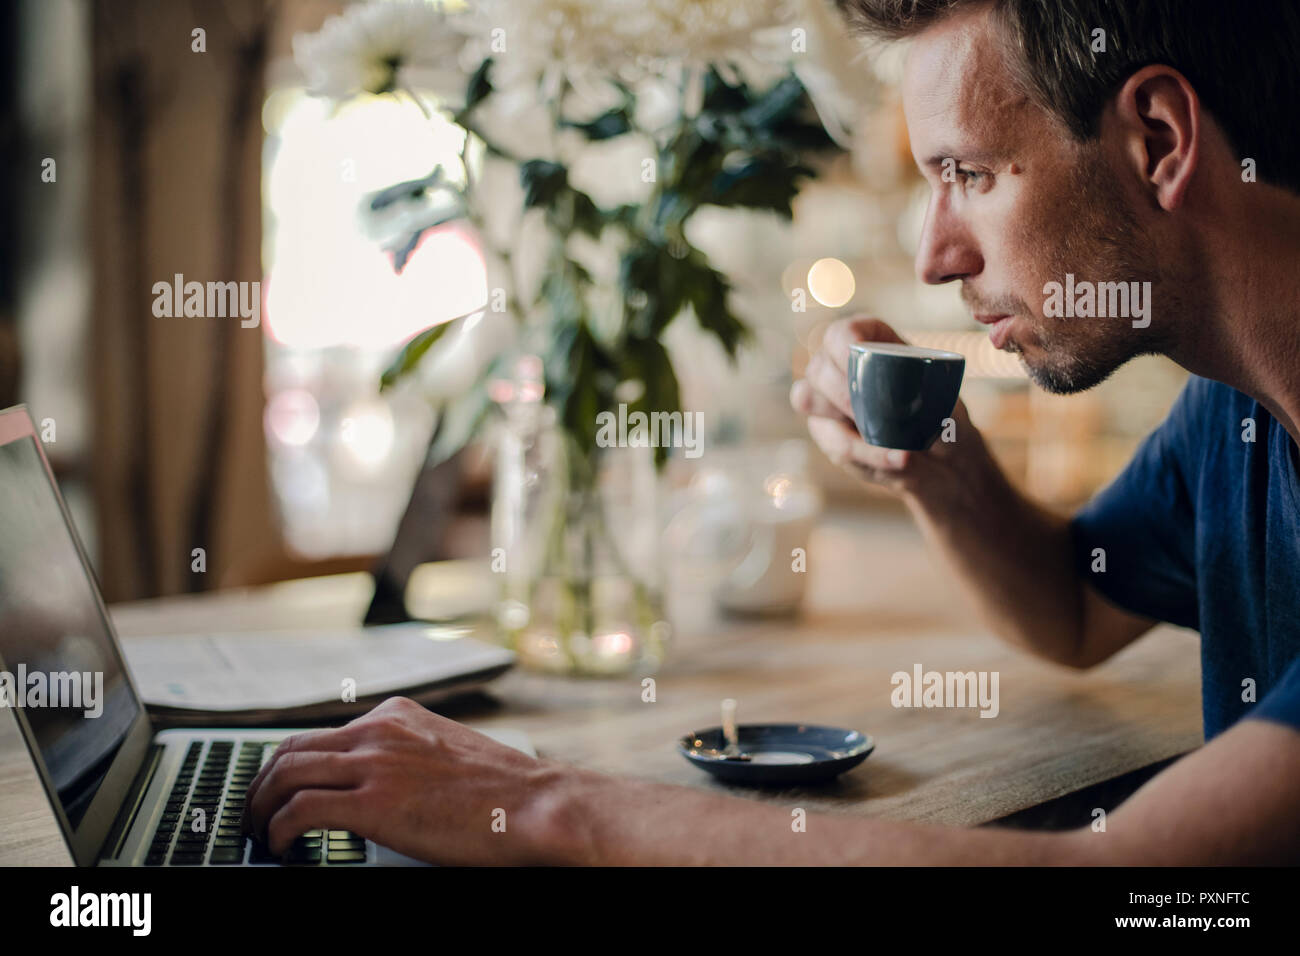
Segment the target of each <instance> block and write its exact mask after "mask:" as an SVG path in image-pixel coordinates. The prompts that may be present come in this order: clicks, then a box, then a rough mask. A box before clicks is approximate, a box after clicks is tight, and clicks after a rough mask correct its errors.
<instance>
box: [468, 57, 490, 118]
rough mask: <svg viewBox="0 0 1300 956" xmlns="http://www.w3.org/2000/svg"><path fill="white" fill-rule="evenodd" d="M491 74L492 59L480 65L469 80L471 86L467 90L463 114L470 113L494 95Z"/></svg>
mask: <svg viewBox="0 0 1300 956" xmlns="http://www.w3.org/2000/svg"><path fill="white" fill-rule="evenodd" d="M491 72H492V58H491V57H488V58H487V59H485V60H484V61H483V62H482V63H480V64H479V65H478V69H477V70H475V71H474V73H473V74H472V75H471V76H470V78H469V86H468V87H466V89H465V109H464V110H463V111H462V112H463V113H468V112H469V111H470V110H472V109H473V108H474V107H476V106H478V105H479V103H481V102H483V100H485V99H487V98H488V96H489V95H490V94H491V93H492V80H491V75H490V74H491Z"/></svg>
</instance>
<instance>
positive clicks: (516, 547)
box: [492, 402, 671, 677]
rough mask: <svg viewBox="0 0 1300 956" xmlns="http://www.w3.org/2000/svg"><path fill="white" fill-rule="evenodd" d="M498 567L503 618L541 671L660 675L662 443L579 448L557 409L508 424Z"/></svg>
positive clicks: (501, 432) (509, 415)
mask: <svg viewBox="0 0 1300 956" xmlns="http://www.w3.org/2000/svg"><path fill="white" fill-rule="evenodd" d="M495 467H496V470H495V474H494V478H493V498H492V567H493V570H494V571H496V572H497V573H498V574H499V575H500V578H501V591H500V600H499V602H498V606H497V624H498V630H499V633H500V635H501V639H502V641H503V643H504V644H505V645H506V646H508V647H509V648H511V649H512V650H514V651H515V652H516V653H517V654H518V655H519V661H520V664H521V665H522V666H523V667H526V668H528V669H530V670H535V671H543V672H547V673H555V674H571V675H581V676H609V677H615V676H626V675H645V674H649V673H653V672H654V671H655V670H656V669H657V668H658V666H659V665H660V664H661V663H662V661H663V659H664V655H665V653H666V651H667V646H668V640H669V635H670V632H671V629H670V627H669V624H668V622H667V621H666V620H665V615H664V604H663V594H662V569H661V564H660V541H659V527H658V515H657V509H656V485H657V481H656V473H655V465H654V457H653V449H651V448H640V447H613V448H596V449H591V450H588V451H584V449H582V448H580V447H579V446H578V445H577V443H576V441H575V439H574V438H573V436H572V435H571V434H570V433H569V432H568V431H566V430H565V429H564V428H561V427H559V426H558V425H557V424H556V415H555V409H554V408H552V407H551V406H549V405H545V404H542V403H540V402H536V403H512V406H511V407H509V408H507V409H506V416H505V420H504V421H503V422H501V423H499V425H498V435H497V441H496V466H495Z"/></svg>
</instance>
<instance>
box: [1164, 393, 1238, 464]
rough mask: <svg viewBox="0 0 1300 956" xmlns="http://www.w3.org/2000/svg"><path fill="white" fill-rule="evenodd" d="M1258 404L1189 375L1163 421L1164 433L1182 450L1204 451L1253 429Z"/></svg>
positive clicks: (1235, 438)
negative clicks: (1185, 448)
mask: <svg viewBox="0 0 1300 956" xmlns="http://www.w3.org/2000/svg"><path fill="white" fill-rule="evenodd" d="M1258 417H1259V403H1258V402H1256V401H1255V400H1254V399H1253V398H1251V397H1250V396H1249V395H1246V394H1244V393H1242V392H1239V391H1237V390H1236V389H1235V388H1233V387H1232V386H1231V385H1225V384H1224V383H1223V382H1216V381H1215V380H1214V379H1210V378H1202V377H1201V376H1199V375H1192V376H1190V377H1189V378H1188V379H1187V384H1186V385H1185V386H1183V390H1182V392H1181V393H1180V394H1179V396H1178V398H1177V400H1176V401H1175V402H1174V406H1173V408H1171V409H1170V411H1169V416H1168V418H1166V419H1165V422H1164V426H1163V428H1162V430H1164V431H1165V432H1166V433H1167V434H1168V435H1169V436H1170V437H1172V438H1175V439H1176V440H1177V442H1178V443H1179V444H1181V445H1183V446H1184V447H1188V448H1192V449H1197V450H1205V449H1207V448H1210V447H1213V446H1215V445H1220V446H1222V445H1227V444H1229V443H1232V442H1238V441H1240V440H1241V433H1242V429H1244V428H1254V427H1255V426H1256V424H1259V423H1257V422H1256V419H1257V418H1258Z"/></svg>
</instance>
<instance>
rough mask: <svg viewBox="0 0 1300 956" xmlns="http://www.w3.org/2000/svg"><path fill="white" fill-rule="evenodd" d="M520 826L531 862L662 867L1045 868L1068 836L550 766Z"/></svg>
mask: <svg viewBox="0 0 1300 956" xmlns="http://www.w3.org/2000/svg"><path fill="white" fill-rule="evenodd" d="M543 790H544V791H545V792H544V793H541V794H538V795H537V796H538V798H539V799H538V801H537V803H536V804H535V808H534V811H533V813H532V814H531V819H530V821H529V824H528V825H530V826H533V827H535V828H536V829H537V831H538V833H539V834H540V839H539V844H538V846H539V849H538V862H545V863H552V864H557V863H558V864H573V865H594V866H672V865H701V864H713V865H740V866H745V865H754V866H768V865H772V866H802V865H831V866H835V865H839V866H847V865H861V864H880V865H903V864H908V865H917V864H940V865H945V864H946V865H978V866H990V865H1000V864H1008V865H1026V866H1031V865H1052V864H1066V863H1071V862H1077V861H1078V859H1080V852H1079V849H1080V848H1079V838H1078V836H1077V834H1060V833H1055V834H1054V833H1028V832H1021V831H1016V830H1002V829H982V830H967V829H960V828H957V827H939V826H928V825H920V824H911V823H897V822H892V821H887V820H869V819H863V818H860V817H851V816H842V815H832V814H811V813H810V814H806V815H803V814H796V813H794V812H793V811H792V810H791V809H786V808H783V807H777V806H773V805H771V804H766V803H760V802H758V801H755V800H746V799H741V798H737V797H728V796H723V795H720V794H714V793H708V792H706V791H701V790H696V789H693V788H689V787H676V786H668V785H665V784H657V783H647V782H644V781H638V780H633V779H629V778H622V777H609V776H605V775H603V774H597V773H591V772H587V771H579V770H573V769H572V768H562V769H561V768H557V769H556V772H555V774H553V775H552V777H551V780H550V781H549V782H548V783H547V784H546V785H545V786H544V787H543Z"/></svg>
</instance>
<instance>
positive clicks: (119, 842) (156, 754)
mask: <svg viewBox="0 0 1300 956" xmlns="http://www.w3.org/2000/svg"><path fill="white" fill-rule="evenodd" d="M165 749H166V748H165V747H163V745H162V744H150V745H149V752H148V753H147V754H145V758H144V763H142V764H141V765H140V772H139V773H137V774H136V775H135V780H134V781H133V782H132V783H131V788H130V789H129V790H127V792H126V799H125V800H123V801H122V808H121V809H120V810H119V811H118V814H117V819H116V820H115V821H113V828H112V829H111V830H109V831H108V837H107V839H105V840H104V849H103V852H102V853H101V854H100V858H101V859H109V860H116V859H117V858H118V857H119V856H121V855H122V846H123V844H125V843H126V835H127V834H128V833H130V832H131V825H132V824H133V823H135V818H136V815H137V814H138V813H139V812H140V804H141V803H142V802H143V800H144V795H145V792H146V791H147V790H148V789H149V784H150V783H151V782H152V781H153V775H154V774H155V773H156V772H157V770H158V764H159V763H160V762H161V761H162V755H163V751H164V750H165Z"/></svg>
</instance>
